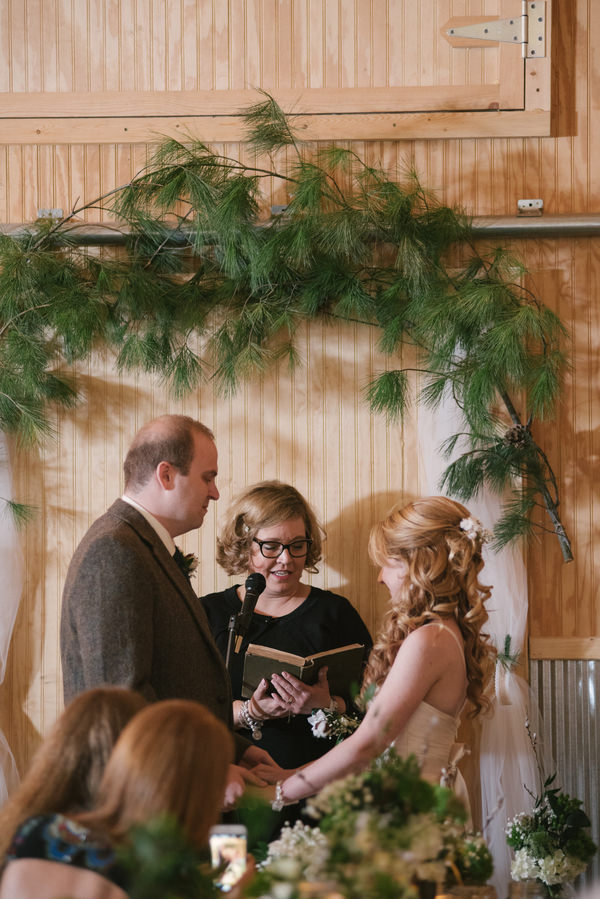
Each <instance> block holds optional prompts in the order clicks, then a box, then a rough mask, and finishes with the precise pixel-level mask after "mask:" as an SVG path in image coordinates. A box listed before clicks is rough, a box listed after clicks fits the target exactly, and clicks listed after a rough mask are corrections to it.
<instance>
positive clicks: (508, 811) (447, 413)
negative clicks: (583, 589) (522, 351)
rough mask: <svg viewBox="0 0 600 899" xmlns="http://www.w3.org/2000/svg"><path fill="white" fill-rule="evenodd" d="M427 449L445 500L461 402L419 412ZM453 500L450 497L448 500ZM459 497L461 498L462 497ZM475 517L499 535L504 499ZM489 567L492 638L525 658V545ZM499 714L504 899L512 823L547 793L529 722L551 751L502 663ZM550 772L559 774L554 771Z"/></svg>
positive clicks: (485, 735)
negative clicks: (444, 479) (445, 448)
mask: <svg viewBox="0 0 600 899" xmlns="http://www.w3.org/2000/svg"><path fill="white" fill-rule="evenodd" d="M418 414H419V423H418V433H419V448H420V454H421V459H420V462H421V466H422V470H421V479H420V483H421V492H422V493H423V494H424V495H425V494H428V495H439V494H440V493H441V490H440V480H441V475H442V473H443V471H444V470H445V468H446V467H447V466H448V465H449V464H450V462H451V461H452V459H454V458H457V456H458V455H459V454H460V452H461V448H460V446H459V445H457V448H456V452H455V454H454V455H453V456H452V457H451V458H450V459H447V458H445V457H444V456H443V455H442V452H441V449H440V447H441V446H442V444H443V442H444V440H445V439H446V438H448V437H450V436H451V435H453V434H456V433H458V432H460V431H464V423H463V422H462V420H461V416H460V412H459V410H458V407H457V406H456V404H455V403H454V401H453V400H452V399H450V398H446V399H445V400H444V402H443V404H442V405H441V406H439V407H438V408H437V409H435V410H431V409H427V408H425V407H423V406H420V407H419V413H418ZM446 495H447V494H446ZM455 498H456V497H455ZM465 505H467V507H468V509H469V511H470V512H471V513H472V514H473V515H474V516H475V517H476V518H478V519H479V520H480V521H481V523H482V524H483V526H484V527H485V528H488V529H489V530H492V529H493V527H494V525H495V523H496V522H497V520H498V519H499V517H500V514H501V502H500V499H499V497H497V496H496V495H494V494H490V493H488V492H487V491H485V492H484V493H482V494H480V495H479V496H478V497H477V498H475V499H473V500H471V501H470V502H469V503H466V504H465ZM484 560H485V568H484V569H483V572H482V581H483V582H484V583H485V584H487V585H490V586H492V587H493V591H492V596H491V598H490V600H489V602H488V605H487V608H488V612H489V620H488V623H487V626H486V629H487V632H488V633H489V634H490V636H491V637H492V639H493V641H494V644H495V646H496V647H497V649H498V650H500V651H502V650H503V649H504V646H505V640H506V637H507V635H508V636H510V648H511V653H520V652H521V651H522V650H523V646H524V642H525V629H526V625H527V608H528V597H527V575H526V571H525V565H524V563H523V558H522V555H521V552H520V550H519V548H518V546H515V545H514V544H513V545H512V546H510V547H506V548H504V549H503V550H502V551H501V552H499V553H494V552H492V550H490V549H489V548H488V547H484ZM495 686H496V690H495V698H494V701H493V710H492V714H491V715H489V716H485V717H483V718H482V719H481V720H482V734H481V755H480V775H481V797H482V821H483V824H484V837H485V839H486V842H487V844H488V846H489V848H490V851H491V853H492V856H493V859H494V876H493V878H492V880H491V883H493V885H494V886H495V887H496V890H497V893H498V897H499V899H505V897H506V896H508V888H509V882H510V851H509V849H508V846H507V844H506V832H505V830H506V823H507V821H508V820H509V819H510V818H512V817H513V816H514V815H516V814H517V813H518V812H530V811H531V810H532V808H533V799H532V797H531V795H530V794H529V793H528V792H527V789H526V787H527V788H528V789H530V790H531V791H532V792H533V793H537V792H538V790H539V777H538V771H537V765H536V761H535V756H534V753H533V749H532V745H531V742H530V740H529V737H528V735H527V731H526V727H525V721H526V719H529V721H530V726H531V729H532V731H534V732H535V733H536V735H537V737H538V741H539V743H538V747H539V754H540V756H541V761H542V764H543V765H544V767H546V765H547V764H548V761H547V757H548V752H547V749H546V744H545V741H544V740H543V739H542V724H541V721H540V718H539V711H538V708H537V703H536V702H535V698H534V696H533V693H532V692H531V689H530V687H529V685H528V684H527V682H526V681H525V680H524V679H523V678H522V677H520V676H519V675H517V674H516V673H515V672H514V671H513V670H511V669H506V668H504V667H503V666H502V665H501V664H500V663H498V665H497V668H496V684H495ZM546 770H547V773H550V772H551V771H553V770H554V769H553V768H550V767H548V768H547V769H546Z"/></svg>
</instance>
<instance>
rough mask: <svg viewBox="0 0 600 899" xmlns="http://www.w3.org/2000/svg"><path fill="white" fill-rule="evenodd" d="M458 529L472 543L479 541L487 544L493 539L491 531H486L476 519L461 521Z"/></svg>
mask: <svg viewBox="0 0 600 899" xmlns="http://www.w3.org/2000/svg"><path fill="white" fill-rule="evenodd" d="M460 529H461V531H464V532H465V534H466V535H467V537H468V538H469V540H473V541H474V540H477V539H479V540H481V542H482V543H489V542H490V540H491V539H492V537H493V534H492V533H491V531H488V530H486V529H485V528H484V527H483V525H482V524H481V522H480V521H479V520H478V519H477V518H463V519H461V522H460Z"/></svg>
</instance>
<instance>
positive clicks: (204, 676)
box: [60, 415, 269, 805]
mask: <svg viewBox="0 0 600 899" xmlns="http://www.w3.org/2000/svg"><path fill="white" fill-rule="evenodd" d="M123 468H124V475H125V492H124V494H123V496H122V498H121V499H117V500H115V502H114V503H113V504H112V506H111V507H110V508H109V509H108V511H107V512H106V513H105V514H104V515H102V516H101V517H100V518H99V519H98V520H97V521H95V522H94V523H93V524H92V526H91V527H90V529H89V530H88V532H87V534H86V535H85V536H84V537H83V540H82V541H81V543H80V544H79V546H78V547H77V550H76V551H75V555H74V556H73V559H72V560H71V564H70V565H69V570H68V572H67V578H66V581H65V587H64V592H63V604H62V612H61V631H60V643H61V660H62V667H63V677H64V692H65V701H69V699H71V698H72V697H73V696H75V695H76V694H77V693H79V692H81V691H82V690H85V689H89V688H90V687H95V686H99V685H100V684H103V683H111V684H119V685H121V686H127V687H130V688H131V689H134V690H138V691H139V692H140V693H142V694H143V695H144V696H145V697H146V698H147V699H148V700H149V701H151V702H154V701H156V700H157V699H193V700H196V701H197V702H201V703H203V704H204V705H206V706H207V707H208V708H209V709H210V710H211V711H212V712H213V713H214V714H215V715H216V716H217V717H218V718H220V719H221V720H222V721H224V722H225V723H226V724H228V725H231V724H232V718H231V688H230V684H229V676H228V674H227V671H226V669H225V666H224V664H223V660H222V658H221V656H220V654H219V650H218V649H217V647H216V646H215V643H214V640H213V638H212V634H211V632H210V629H209V627H208V622H207V620H206V616H205V614H204V612H203V610H202V607H201V605H200V603H199V602H198V597H197V596H196V593H195V592H194V589H193V587H192V585H191V583H190V566H189V565H187V566H186V564H185V557H184V556H183V553H182V552H181V550H179V549H178V547H176V545H175V538H176V537H178V536H180V535H181V534H185V533H187V532H188V531H191V530H194V529H196V528H199V527H201V526H202V522H203V521H204V518H205V516H206V513H207V511H208V507H209V504H210V502H211V501H216V500H217V499H218V498H219V491H218V489H217V485H216V478H217V473H218V462H217V447H216V445H215V441H214V436H213V434H212V432H211V431H210V430H209V428H207V427H206V426H205V425H204V424H202V423H201V422H199V421H196V420H194V419H193V418H190V417H189V416H185V415H162V416H160V417H159V418H155V419H154V420H153V421H150V422H148V423H147V424H145V425H144V426H143V427H142V428H141V429H140V430H139V432H138V433H137V435H136V436H135V437H134V439H133V442H132V444H131V446H130V447H129V450H128V452H127V456H126V458H125V462H124V465H123ZM236 761H238V762H241V763H242V765H243V767H241V766H235V767H234V768H232V770H231V772H230V778H229V785H228V791H227V799H226V801H227V804H228V805H231V804H232V803H233V802H234V801H235V800H236V799H237V798H239V796H240V795H241V794H242V792H243V790H244V785H245V781H247V780H250V781H251V782H256V778H255V777H254V776H253V775H252V773H251V771H249V770H248V769H250V768H251V767H252V766H253V765H254V763H255V762H258V761H263V762H264V761H266V762H267V763H268V761H269V760H268V759H265V758H264V752H263V750H261V749H260V748H259V747H258V746H255V745H252V744H250V743H249V742H248V741H247V740H245V739H244V738H243V737H242V736H240V735H238V736H236Z"/></svg>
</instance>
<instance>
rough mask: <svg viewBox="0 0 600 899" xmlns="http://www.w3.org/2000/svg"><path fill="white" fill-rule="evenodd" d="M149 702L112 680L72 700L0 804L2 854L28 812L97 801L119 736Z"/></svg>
mask: <svg viewBox="0 0 600 899" xmlns="http://www.w3.org/2000/svg"><path fill="white" fill-rule="evenodd" d="M146 704H147V703H146V700H145V699H144V697H143V696H141V695H140V694H139V693H135V692H134V691H133V690H127V689H125V688H124V687H112V686H107V687H96V688H95V689H94V690H87V691H86V692H85V693H80V694H79V696H76V697H75V699H74V700H73V701H72V702H70V703H69V704H68V705H67V707H66V708H65V709H64V711H63V713H62V715H61V716H60V717H59V718H58V720H57V721H56V722H55V724H54V726H53V727H52V729H51V730H50V732H49V733H48V736H47V737H46V738H45V740H44V741H43V742H42V744H41V746H40V747H39V749H38V751H37V752H36V754H35V756H34V757H33V760H32V762H31V765H30V766H29V768H28V770H27V772H26V774H25V776H24V777H23V780H22V781H21V783H20V785H19V787H18V788H17V790H16V791H15V792H14V793H13V795H12V796H11V797H10V799H9V800H8V801H7V802H6V803H5V804H4V805H3V807H2V808H1V809H0V859H3V858H4V855H5V853H6V850H7V848H8V845H9V843H10V840H11V838H12V836H13V834H14V833H15V830H16V829H17V827H18V826H19V825H20V824H21V823H22V822H23V821H24V820H25V819H26V818H29V817H31V816H32V815H47V814H50V813H55V812H58V813H62V814H69V813H78V812H82V811H86V810H88V809H90V808H91V807H92V805H93V803H94V801H95V799H96V793H97V790H98V785H99V783H100V780H101V778H102V775H103V774H104V768H105V766H106V763H107V762H108V759H109V756H110V754H111V752H112V750H113V747H114V745H115V743H116V741H117V738H118V737H119V735H120V733H121V731H122V730H123V728H124V727H125V725H126V724H127V723H128V722H129V721H130V720H131V718H133V716H134V715H135V714H136V713H137V712H139V711H140V709H142V708H144V706H145V705H146Z"/></svg>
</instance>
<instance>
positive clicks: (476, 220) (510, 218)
mask: <svg viewBox="0 0 600 899" xmlns="http://www.w3.org/2000/svg"><path fill="white" fill-rule="evenodd" d="M471 221H472V225H473V234H474V236H475V237H486V238H494V239H495V238H498V237H514V238H520V239H527V238H540V237H596V236H600V213H597V212H592V213H569V214H566V215H487V216H486V215H475V216H473V218H472V220H471ZM31 228H32V225H31V224H20V225H10V224H9V225H2V224H0V234H6V235H10V236H13V237H18V236H23V235H25V234H27V233H29V232H30V231H31ZM63 233H67V234H68V236H69V239H70V240H71V241H72V242H73V243H74V244H75V245H76V246H80V247H101V246H124V244H125V242H126V240H127V237H128V236H129V233H130V228H129V226H127V225H118V224H102V223H95V224H80V223H76V222H74V223H72V224H71V223H69V224H67V225H65V227H64V229H63ZM169 242H171V241H169ZM172 242H173V243H174V244H176V245H184V244H185V243H186V238H185V236H184V235H183V234H182V233H181V232H177V233H174V234H173V239H172Z"/></svg>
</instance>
